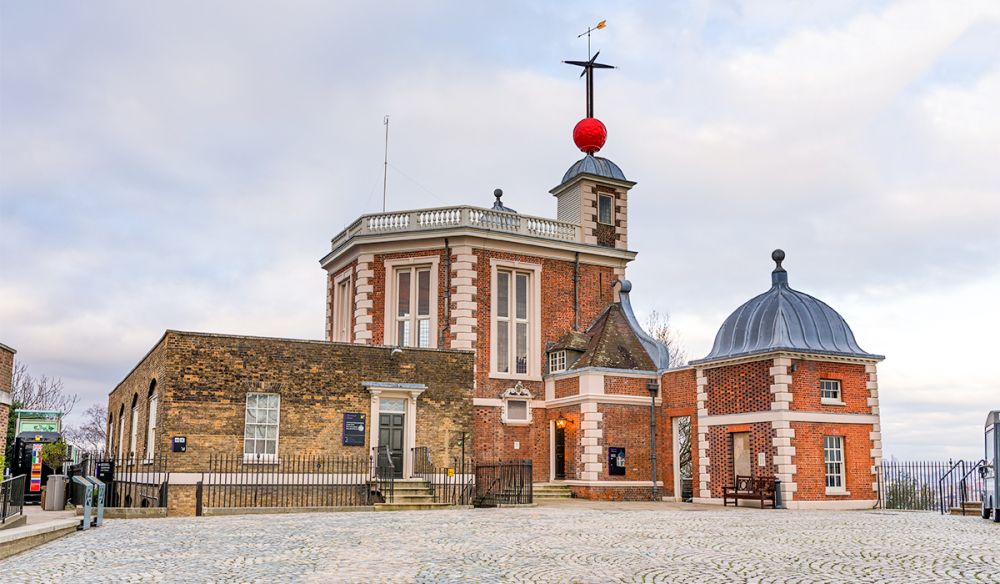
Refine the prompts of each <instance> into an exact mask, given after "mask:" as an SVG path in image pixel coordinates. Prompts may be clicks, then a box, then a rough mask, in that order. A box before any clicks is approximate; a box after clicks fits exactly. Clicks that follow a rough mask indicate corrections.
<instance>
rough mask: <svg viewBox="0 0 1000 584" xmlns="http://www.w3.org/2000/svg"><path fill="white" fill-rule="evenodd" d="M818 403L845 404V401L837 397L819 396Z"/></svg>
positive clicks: (826, 404)
mask: <svg viewBox="0 0 1000 584" xmlns="http://www.w3.org/2000/svg"><path fill="white" fill-rule="evenodd" d="M819 403H821V404H823V405H824V406H846V405H847V402H843V401H840V400H838V399H830V398H828V397H824V398H820V400H819Z"/></svg>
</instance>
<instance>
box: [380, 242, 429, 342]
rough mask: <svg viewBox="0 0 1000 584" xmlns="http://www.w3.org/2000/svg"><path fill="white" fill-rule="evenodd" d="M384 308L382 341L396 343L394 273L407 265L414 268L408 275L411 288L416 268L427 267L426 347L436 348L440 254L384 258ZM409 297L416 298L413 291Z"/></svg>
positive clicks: (414, 284)
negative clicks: (429, 281)
mask: <svg viewBox="0 0 1000 584" xmlns="http://www.w3.org/2000/svg"><path fill="white" fill-rule="evenodd" d="M384 263H385V311H384V321H383V322H384V327H383V329H382V330H383V331H384V334H383V337H384V338H383V342H382V344H384V345H390V346H398V345H399V339H398V338H397V332H396V323H397V322H398V320H397V318H396V308H397V301H398V300H399V295H398V294H399V291H398V290H396V282H397V281H398V280H397V279H396V274H397V272H398V271H399V270H405V269H407V268H409V269H413V270H414V275H413V276H412V277H411V278H410V290H411V291H413V290H415V289H416V286H417V278H416V270H419V269H429V270H430V272H431V286H430V302H431V305H430V318H429V319H428V320H429V321H430V324H429V325H428V326H429V327H430V334H429V339H428V341H429V343H428V345H427V347H421V348H427V349H436V348H437V346H438V279H439V277H440V270H439V269H438V268H439V267H440V265H441V256H437V255H435V256H419V257H414V258H403V259H396V260H385V262H384ZM411 298H412V300H413V302H414V303H416V301H417V297H416V294H412V295H411ZM415 313H416V310H415V309H414V315H413V316H411V317H410V318H412V319H413V323H414V325H413V326H414V328H412V329H411V330H413V333H414V335H415V334H416V332H417V329H416V328H415V327H416V322H417V318H416V314H415Z"/></svg>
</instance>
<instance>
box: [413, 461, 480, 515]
mask: <svg viewBox="0 0 1000 584" xmlns="http://www.w3.org/2000/svg"><path fill="white" fill-rule="evenodd" d="M412 452H413V476H414V477H415V478H419V479H423V480H425V481H427V486H428V487H429V488H430V491H431V495H432V497H433V499H434V502H435V503H447V504H449V505H471V504H472V496H473V482H474V479H475V474H474V473H473V472H472V468H473V463H472V461H466V460H465V456H464V455H463V456H461V457H459V458H455V459H452V464H451V466H435V465H434V460H433V457H432V455H431V451H430V449H429V448H427V447H425V446H418V447H417V448H414V449H413V451H412Z"/></svg>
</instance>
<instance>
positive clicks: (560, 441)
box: [555, 428, 566, 480]
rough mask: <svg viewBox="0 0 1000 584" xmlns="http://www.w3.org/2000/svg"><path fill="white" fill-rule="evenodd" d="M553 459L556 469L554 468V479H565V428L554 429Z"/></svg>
mask: <svg viewBox="0 0 1000 584" xmlns="http://www.w3.org/2000/svg"><path fill="white" fill-rule="evenodd" d="M555 459H556V468H555V475H556V479H558V480H563V479H565V478H566V429H565V428H556V443H555Z"/></svg>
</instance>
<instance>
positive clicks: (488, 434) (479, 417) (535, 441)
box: [473, 406, 580, 481]
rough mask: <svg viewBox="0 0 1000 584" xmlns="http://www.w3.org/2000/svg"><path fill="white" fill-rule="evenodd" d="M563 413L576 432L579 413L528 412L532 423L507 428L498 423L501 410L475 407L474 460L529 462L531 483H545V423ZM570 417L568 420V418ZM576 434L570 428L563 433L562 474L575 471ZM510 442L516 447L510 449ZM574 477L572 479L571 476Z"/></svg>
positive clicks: (547, 476)
mask: <svg viewBox="0 0 1000 584" xmlns="http://www.w3.org/2000/svg"><path fill="white" fill-rule="evenodd" d="M560 411H562V412H565V415H566V417H567V418H569V419H571V420H575V422H576V425H575V428H579V417H580V413H579V409H578V408H568V409H563V410H549V411H546V410H544V409H542V408H535V409H533V410H532V423H531V424H530V425H528V426H509V425H504V424H503V421H502V415H503V411H502V409H501V408H496V407H486V406H479V407H476V408H475V414H474V427H473V435H474V436H475V445H476V446H475V459H476V460H478V461H482V462H491V461H496V460H518V459H527V458H530V459H531V461H532V465H533V466H532V472H533V474H534V480H535V481H548V480H549V420H554V419H555V418H558V417H559V413H558V412H560ZM571 416H572V417H571ZM576 436H577V433H576V431H575V429H574V427H569V428H567V429H566V470H567V471H570V470H572V469H575V466H574V464H573V463H572V458H571V456H572V455H575V454H576V443H578V442H579V439H577V438H576ZM514 442H518V443H519V444H520V448H519V449H514ZM574 476H575V475H574Z"/></svg>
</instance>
